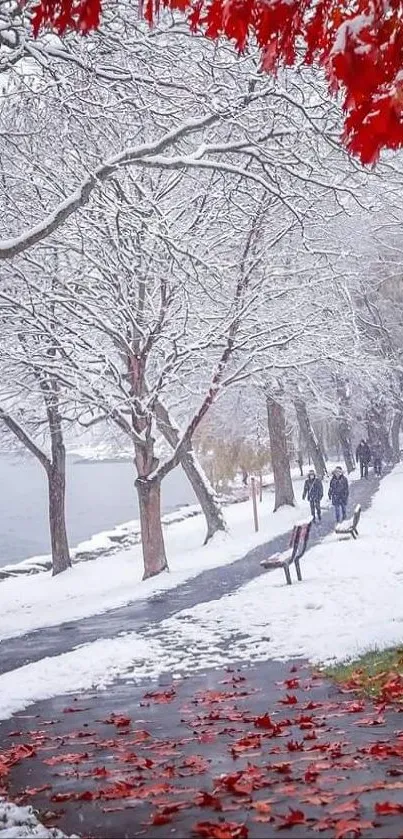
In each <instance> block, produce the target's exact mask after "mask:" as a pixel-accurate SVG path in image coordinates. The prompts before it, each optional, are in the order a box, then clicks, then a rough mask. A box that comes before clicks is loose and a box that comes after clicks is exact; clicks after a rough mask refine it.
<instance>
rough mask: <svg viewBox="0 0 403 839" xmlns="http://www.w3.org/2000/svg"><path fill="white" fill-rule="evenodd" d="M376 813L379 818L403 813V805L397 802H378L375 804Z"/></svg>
mask: <svg viewBox="0 0 403 839" xmlns="http://www.w3.org/2000/svg"><path fill="white" fill-rule="evenodd" d="M375 812H376V813H377V814H378V815H379V816H388V815H393V814H394V813H403V804H399V803H397V802H395V801H377V802H376V804H375Z"/></svg>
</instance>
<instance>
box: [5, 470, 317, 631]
mask: <svg viewBox="0 0 403 839" xmlns="http://www.w3.org/2000/svg"><path fill="white" fill-rule="evenodd" d="M294 485H295V494H296V498H297V499H300V498H301V494H302V480H301V479H300V478H299V479H298V478H296V479H295V482H294ZM272 505H273V495H272V493H266V494H265V496H264V500H263V502H262V504H259V519H260V530H259V532H258V533H255V531H254V526H253V514H252V502H251V501H246V502H242V503H239V504H233V505H230V506H228V507H226V508H225V518H226V521H227V524H228V527H229V532H228V533H222V534H221V533H220V534H216V536H215V537H214V539H213V540H212V541H211V542H210V543H209V544H208V545H205V546H203V540H204V536H205V521H204V517H203V516H201V515H199V516H193V517H191V518H188V519H185V520H182V521H178V522H175V523H173V524H172V523H170V522H171V521H172V520H174V521H175V517H178V512H175V513H169V514H167V515H166V516H164V519H163V521H164V522H165V538H166V547H167V555H168V561H169V567H170V571H169V573H164V574H162V575H159V576H158V577H154V578H152V579H150V580H146V581H144V582H142V574H143V563H142V556H141V545H134V546H132V547H131V548H129V549H125V550H122V551H118V552H117V553H114V554H113V555H112V556H105V557H102V555H100V557H99V558H98V559H96V560H94V561H93V562H85V563H80V564H77V565H75V566H74V567H73V568H71V569H70V570H68V571H65V572H64V574H61V575H59V576H58V577H54V578H53V577H52V576H51V575H50V573H49V572H47V573H41V574H38V575H36V576H33V577H27V576H24V577H22V576H21V577H17V578H15V579H14V578H12V579H7V580H4V581H3V582H2V583H1V584H0V640H1V639H4V638H10V637H15V636H18V635H24V634H25V633H27V632H29V631H31V630H34V629H40V628H43V627H46V626H54V625H57V624H60V623H63V621H76V620H79V619H80V618H84V617H88V616H90V615H95V614H100V613H102V612H105V611H107V610H109V609H113V608H116V607H118V606H124V605H125V604H126V603H129V602H132V601H134V600H139V599H143V598H147V597H150V596H152V595H154V594H156V593H157V592H159V591H163V590H167V589H172V588H174V587H175V586H177V585H179V584H180V583H183V582H184V581H185V580H187V579H189V578H190V577H194V576H195V575H197V574H200V572H201V571H204V570H206V569H208V568H214V567H216V566H217V565H225V564H228V563H231V562H234V560H236V559H239V558H240V557H242V556H244V554H246V553H247V552H248V551H249V550H251V549H252V548H253V547H255V546H256V545H259V544H261V543H262V542H266V541H267V540H268V539H271V538H273V537H274V536H277V535H278V534H281V533H284V532H286V531H287V530H289V529H290V528H291V527H292V525H293V524H294V523H295V522H296V521H297V520H298V519H301V516H305V517H307V516H308V514H309V506H308V504H307V503H306V502H300V503H299V505H297V506H296V507H295V508H284V509H281V510H278V512H277V513H276V514H275V515H273V513H272ZM188 512H194V510H193V508H188ZM179 518H180V516H179ZM106 537H107V534H100V535H99V537H98V544H99V545H102V544H104V545H105V547H107V543H106V541H105V540H106ZM91 544H92V547H94V544H95V539H94V540H92V542H91ZM81 547H83V546H81Z"/></svg>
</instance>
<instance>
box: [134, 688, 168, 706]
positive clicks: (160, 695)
mask: <svg viewBox="0 0 403 839" xmlns="http://www.w3.org/2000/svg"><path fill="white" fill-rule="evenodd" d="M175 696H176V690H175V688H170V689H169V690H161V691H159V690H150V691H148V693H145V694H144V696H143V699H150V700H151V702H155V703H156V704H159V705H163V704H165V703H168V702H172V701H173V700H174V699H175ZM149 704H150V703H149V702H140V705H149Z"/></svg>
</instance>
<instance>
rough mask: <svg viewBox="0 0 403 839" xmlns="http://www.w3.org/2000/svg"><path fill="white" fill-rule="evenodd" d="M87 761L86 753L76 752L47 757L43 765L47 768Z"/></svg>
mask: <svg viewBox="0 0 403 839" xmlns="http://www.w3.org/2000/svg"><path fill="white" fill-rule="evenodd" d="M83 760H88V752H77V754H65V755H54V756H53V757H47V758H46V759H45V760H44V761H43V763H46V764H47V766H57V765H58V764H59V763H82V762H83Z"/></svg>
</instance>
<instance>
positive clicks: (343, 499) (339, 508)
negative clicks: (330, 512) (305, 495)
mask: <svg viewBox="0 0 403 839" xmlns="http://www.w3.org/2000/svg"><path fill="white" fill-rule="evenodd" d="M348 492H349V489H348V480H347V478H346V476H345V475H343V470H342V468H341V466H336V469H335V470H334V472H333V476H332V480H331V481H330V486H329V498H330V500H331V502H332V504H333V507H334V514H335V516H336V522H341V521H344V519H345V518H346V514H347V501H348Z"/></svg>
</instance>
